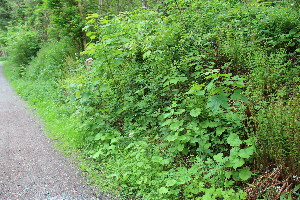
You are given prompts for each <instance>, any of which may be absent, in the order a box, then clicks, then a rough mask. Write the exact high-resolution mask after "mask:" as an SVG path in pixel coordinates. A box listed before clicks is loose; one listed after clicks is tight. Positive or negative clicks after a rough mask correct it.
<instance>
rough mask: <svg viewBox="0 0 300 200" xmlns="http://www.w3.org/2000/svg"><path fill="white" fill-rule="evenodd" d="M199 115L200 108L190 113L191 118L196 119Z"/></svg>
mask: <svg viewBox="0 0 300 200" xmlns="http://www.w3.org/2000/svg"><path fill="white" fill-rule="evenodd" d="M200 113H201V109H200V108H195V109H193V110H191V111H190V115H191V116H192V117H197V116H199V115H200Z"/></svg>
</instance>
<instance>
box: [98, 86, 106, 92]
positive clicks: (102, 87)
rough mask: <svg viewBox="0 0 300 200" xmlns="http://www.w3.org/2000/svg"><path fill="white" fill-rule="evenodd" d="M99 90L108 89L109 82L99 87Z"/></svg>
mask: <svg viewBox="0 0 300 200" xmlns="http://www.w3.org/2000/svg"><path fill="white" fill-rule="evenodd" d="M99 90H100V91H101V92H105V91H106V90H108V85H107V84H103V85H101V86H100V88H99Z"/></svg>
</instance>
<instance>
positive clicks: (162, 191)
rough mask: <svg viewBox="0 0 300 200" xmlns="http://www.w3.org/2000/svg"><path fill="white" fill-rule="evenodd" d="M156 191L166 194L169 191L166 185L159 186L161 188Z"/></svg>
mask: <svg viewBox="0 0 300 200" xmlns="http://www.w3.org/2000/svg"><path fill="white" fill-rule="evenodd" d="M158 192H159V194H166V193H168V192H169V190H168V188H166V187H161V188H159V190H158Z"/></svg>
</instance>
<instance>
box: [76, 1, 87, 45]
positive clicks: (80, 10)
mask: <svg viewBox="0 0 300 200" xmlns="http://www.w3.org/2000/svg"><path fill="white" fill-rule="evenodd" d="M78 10H79V13H80V17H81V21H84V20H85V17H86V16H85V13H84V7H83V5H82V2H81V0H79V1H78ZM81 37H82V38H81V41H82V46H83V49H84V50H85V49H86V45H87V41H86V34H85V32H84V31H82V33H81Z"/></svg>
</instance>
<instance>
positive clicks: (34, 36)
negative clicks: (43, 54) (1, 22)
mask: <svg viewBox="0 0 300 200" xmlns="http://www.w3.org/2000/svg"><path fill="white" fill-rule="evenodd" d="M39 39H40V38H39V36H38V33H37V32H36V31H26V30H24V29H23V28H22V27H19V28H17V27H14V28H10V29H9V30H8V32H7V36H6V45H7V47H6V48H5V50H6V51H7V53H8V55H9V59H10V61H11V62H12V63H14V65H15V66H16V70H17V71H18V73H19V74H20V75H22V73H23V71H24V68H25V66H26V65H27V64H28V63H29V62H30V61H31V59H32V58H33V57H35V56H36V54H37V52H38V50H39V49H40V44H39Z"/></svg>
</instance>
